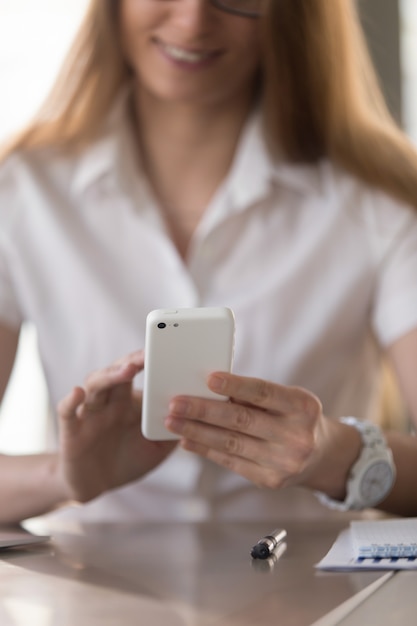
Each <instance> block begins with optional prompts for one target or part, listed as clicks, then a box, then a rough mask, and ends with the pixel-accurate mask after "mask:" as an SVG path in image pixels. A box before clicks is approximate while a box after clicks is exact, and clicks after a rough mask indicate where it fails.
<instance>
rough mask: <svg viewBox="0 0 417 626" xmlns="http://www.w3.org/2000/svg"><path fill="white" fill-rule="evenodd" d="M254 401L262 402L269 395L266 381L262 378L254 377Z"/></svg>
mask: <svg viewBox="0 0 417 626" xmlns="http://www.w3.org/2000/svg"><path fill="white" fill-rule="evenodd" d="M254 396H255V401H256V402H258V403H259V404H262V403H263V402H264V401H265V400H267V399H268V397H269V389H268V383H267V382H266V380H263V379H262V378H257V379H255V384H254Z"/></svg>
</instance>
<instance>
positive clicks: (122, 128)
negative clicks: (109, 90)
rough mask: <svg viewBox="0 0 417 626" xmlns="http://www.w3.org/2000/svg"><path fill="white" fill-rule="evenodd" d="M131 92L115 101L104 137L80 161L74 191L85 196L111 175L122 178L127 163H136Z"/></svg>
mask: <svg viewBox="0 0 417 626" xmlns="http://www.w3.org/2000/svg"><path fill="white" fill-rule="evenodd" d="M129 94H130V89H129V90H127V89H125V90H123V92H122V93H121V94H120V95H119V97H118V98H117V99H116V101H115V104H114V105H113V107H112V109H111V111H110V114H109V115H108V117H107V120H106V123H105V125H104V129H103V132H102V134H101V136H100V137H99V138H98V139H97V140H96V141H95V142H94V143H92V144H91V145H90V146H89V147H88V148H87V149H86V150H85V151H84V152H83V153H82V154H81V155H80V156H79V157H78V159H77V161H76V166H75V171H74V176H73V182H72V185H73V190H74V192H75V193H76V194H83V193H84V192H85V191H87V190H88V189H89V188H90V187H91V186H93V185H94V184H95V183H98V182H99V181H101V180H103V179H105V178H106V179H107V178H108V177H109V176H111V177H115V178H117V179H119V178H120V176H122V177H123V171H124V170H125V167H124V166H125V165H126V162H131V161H133V152H131V150H132V144H131V142H132V139H131V136H130V137H129V135H131V130H130V127H129V124H128V123H127V119H126V110H127V106H128V98H129Z"/></svg>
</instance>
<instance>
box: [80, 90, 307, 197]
mask: <svg viewBox="0 0 417 626" xmlns="http://www.w3.org/2000/svg"><path fill="white" fill-rule="evenodd" d="M130 94H131V88H130V87H129V88H126V89H124V90H123V91H122V92H121V93H120V95H119V97H118V98H117V99H116V101H115V104H114V106H113V108H112V110H111V112H110V114H109V116H108V118H107V120H106V124H105V127H104V132H103V134H102V136H101V137H100V138H99V139H98V140H97V141H96V142H94V143H93V144H91V146H89V148H88V149H87V150H85V152H83V153H82V155H81V156H80V157H79V159H78V161H77V164H76V167H75V172H74V177H73V190H74V192H75V193H80V194H82V193H84V192H85V191H86V190H87V189H88V188H89V187H90V186H92V185H94V184H95V183H97V182H99V181H100V180H102V179H104V178H108V177H114V178H115V179H117V180H119V181H120V180H123V176H126V175H127V172H129V173H130V174H132V173H133V172H134V167H133V163H134V162H135V157H134V146H133V142H132V136H131V133H132V131H131V127H130V125H129V124H128V122H127V117H126V110H127V106H128V98H129V96H130ZM136 174H137V175H139V172H138V171H137V170H136ZM318 178H319V174H318V168H317V167H316V166H314V165H299V164H292V163H289V162H288V161H286V160H285V159H284V158H282V157H278V158H276V159H273V158H272V156H271V154H270V152H269V150H268V147H267V145H266V141H265V135H264V129H263V124H262V116H261V113H260V111H259V110H256V111H255V112H254V113H253V114H252V115H251V116H250V118H249V120H248V122H247V123H246V126H245V128H244V130H243V133H242V136H241V138H240V141H239V146H238V150H237V152H236V157H235V160H234V163H233V164H232V168H231V171H230V172H229V175H228V177H227V179H226V181H225V183H226V187H227V191H228V196H229V198H231V199H233V204H235V205H236V207H239V206H248V204H250V203H251V202H252V201H255V200H256V198H257V197H261V196H262V195H263V194H264V193H266V192H267V190H268V189H270V186H271V184H272V185H273V184H276V185H279V186H282V187H284V188H287V189H289V190H292V191H295V192H299V193H303V194H308V193H311V192H313V191H316V192H317V188H318V184H319V180H318Z"/></svg>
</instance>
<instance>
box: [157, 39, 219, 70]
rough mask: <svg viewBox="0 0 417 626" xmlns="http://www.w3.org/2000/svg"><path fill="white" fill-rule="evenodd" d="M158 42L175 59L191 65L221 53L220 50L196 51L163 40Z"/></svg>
mask: <svg viewBox="0 0 417 626" xmlns="http://www.w3.org/2000/svg"><path fill="white" fill-rule="evenodd" d="M158 43H159V46H160V47H161V48H162V50H163V52H164V53H165V54H166V55H167V56H168V57H169V58H171V59H172V60H173V61H181V62H182V63H189V64H191V65H193V64H195V65H196V64H198V63H203V62H204V61H207V60H208V59H213V58H214V57H216V56H218V54H219V52H196V51H191V50H185V49H184V48H179V47H178V46H173V45H171V44H167V43H163V42H158Z"/></svg>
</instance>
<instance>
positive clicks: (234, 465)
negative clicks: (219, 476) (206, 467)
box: [180, 439, 289, 489]
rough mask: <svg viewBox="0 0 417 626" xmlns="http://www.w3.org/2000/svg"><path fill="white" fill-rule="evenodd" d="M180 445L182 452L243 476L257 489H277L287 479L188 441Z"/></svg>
mask: <svg viewBox="0 0 417 626" xmlns="http://www.w3.org/2000/svg"><path fill="white" fill-rule="evenodd" d="M180 445H181V447H182V448H184V450H188V451H189V452H194V453H196V454H199V455H200V456H202V457H205V458H206V459H209V460H210V461H213V462H214V463H216V464H217V465H220V466H221V467H224V468H226V469H228V470H229V471H231V472H234V473H235V474H239V475H240V476H243V478H246V479H247V480H249V481H250V482H252V483H254V484H255V485H257V486H258V487H267V488H269V489H279V488H280V487H283V486H284V485H285V483H286V482H287V480H288V477H289V476H288V475H287V474H286V473H285V472H280V471H277V470H273V469H271V468H265V467H262V466H260V465H259V464H258V463H255V462H253V461H251V460H249V459H244V458H242V457H239V456H234V455H231V454H228V453H225V452H222V451H219V450H215V449H213V448H210V447H207V446H204V445H203V444H200V443H197V442H194V441H190V440H188V439H183V440H181V441H180Z"/></svg>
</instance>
